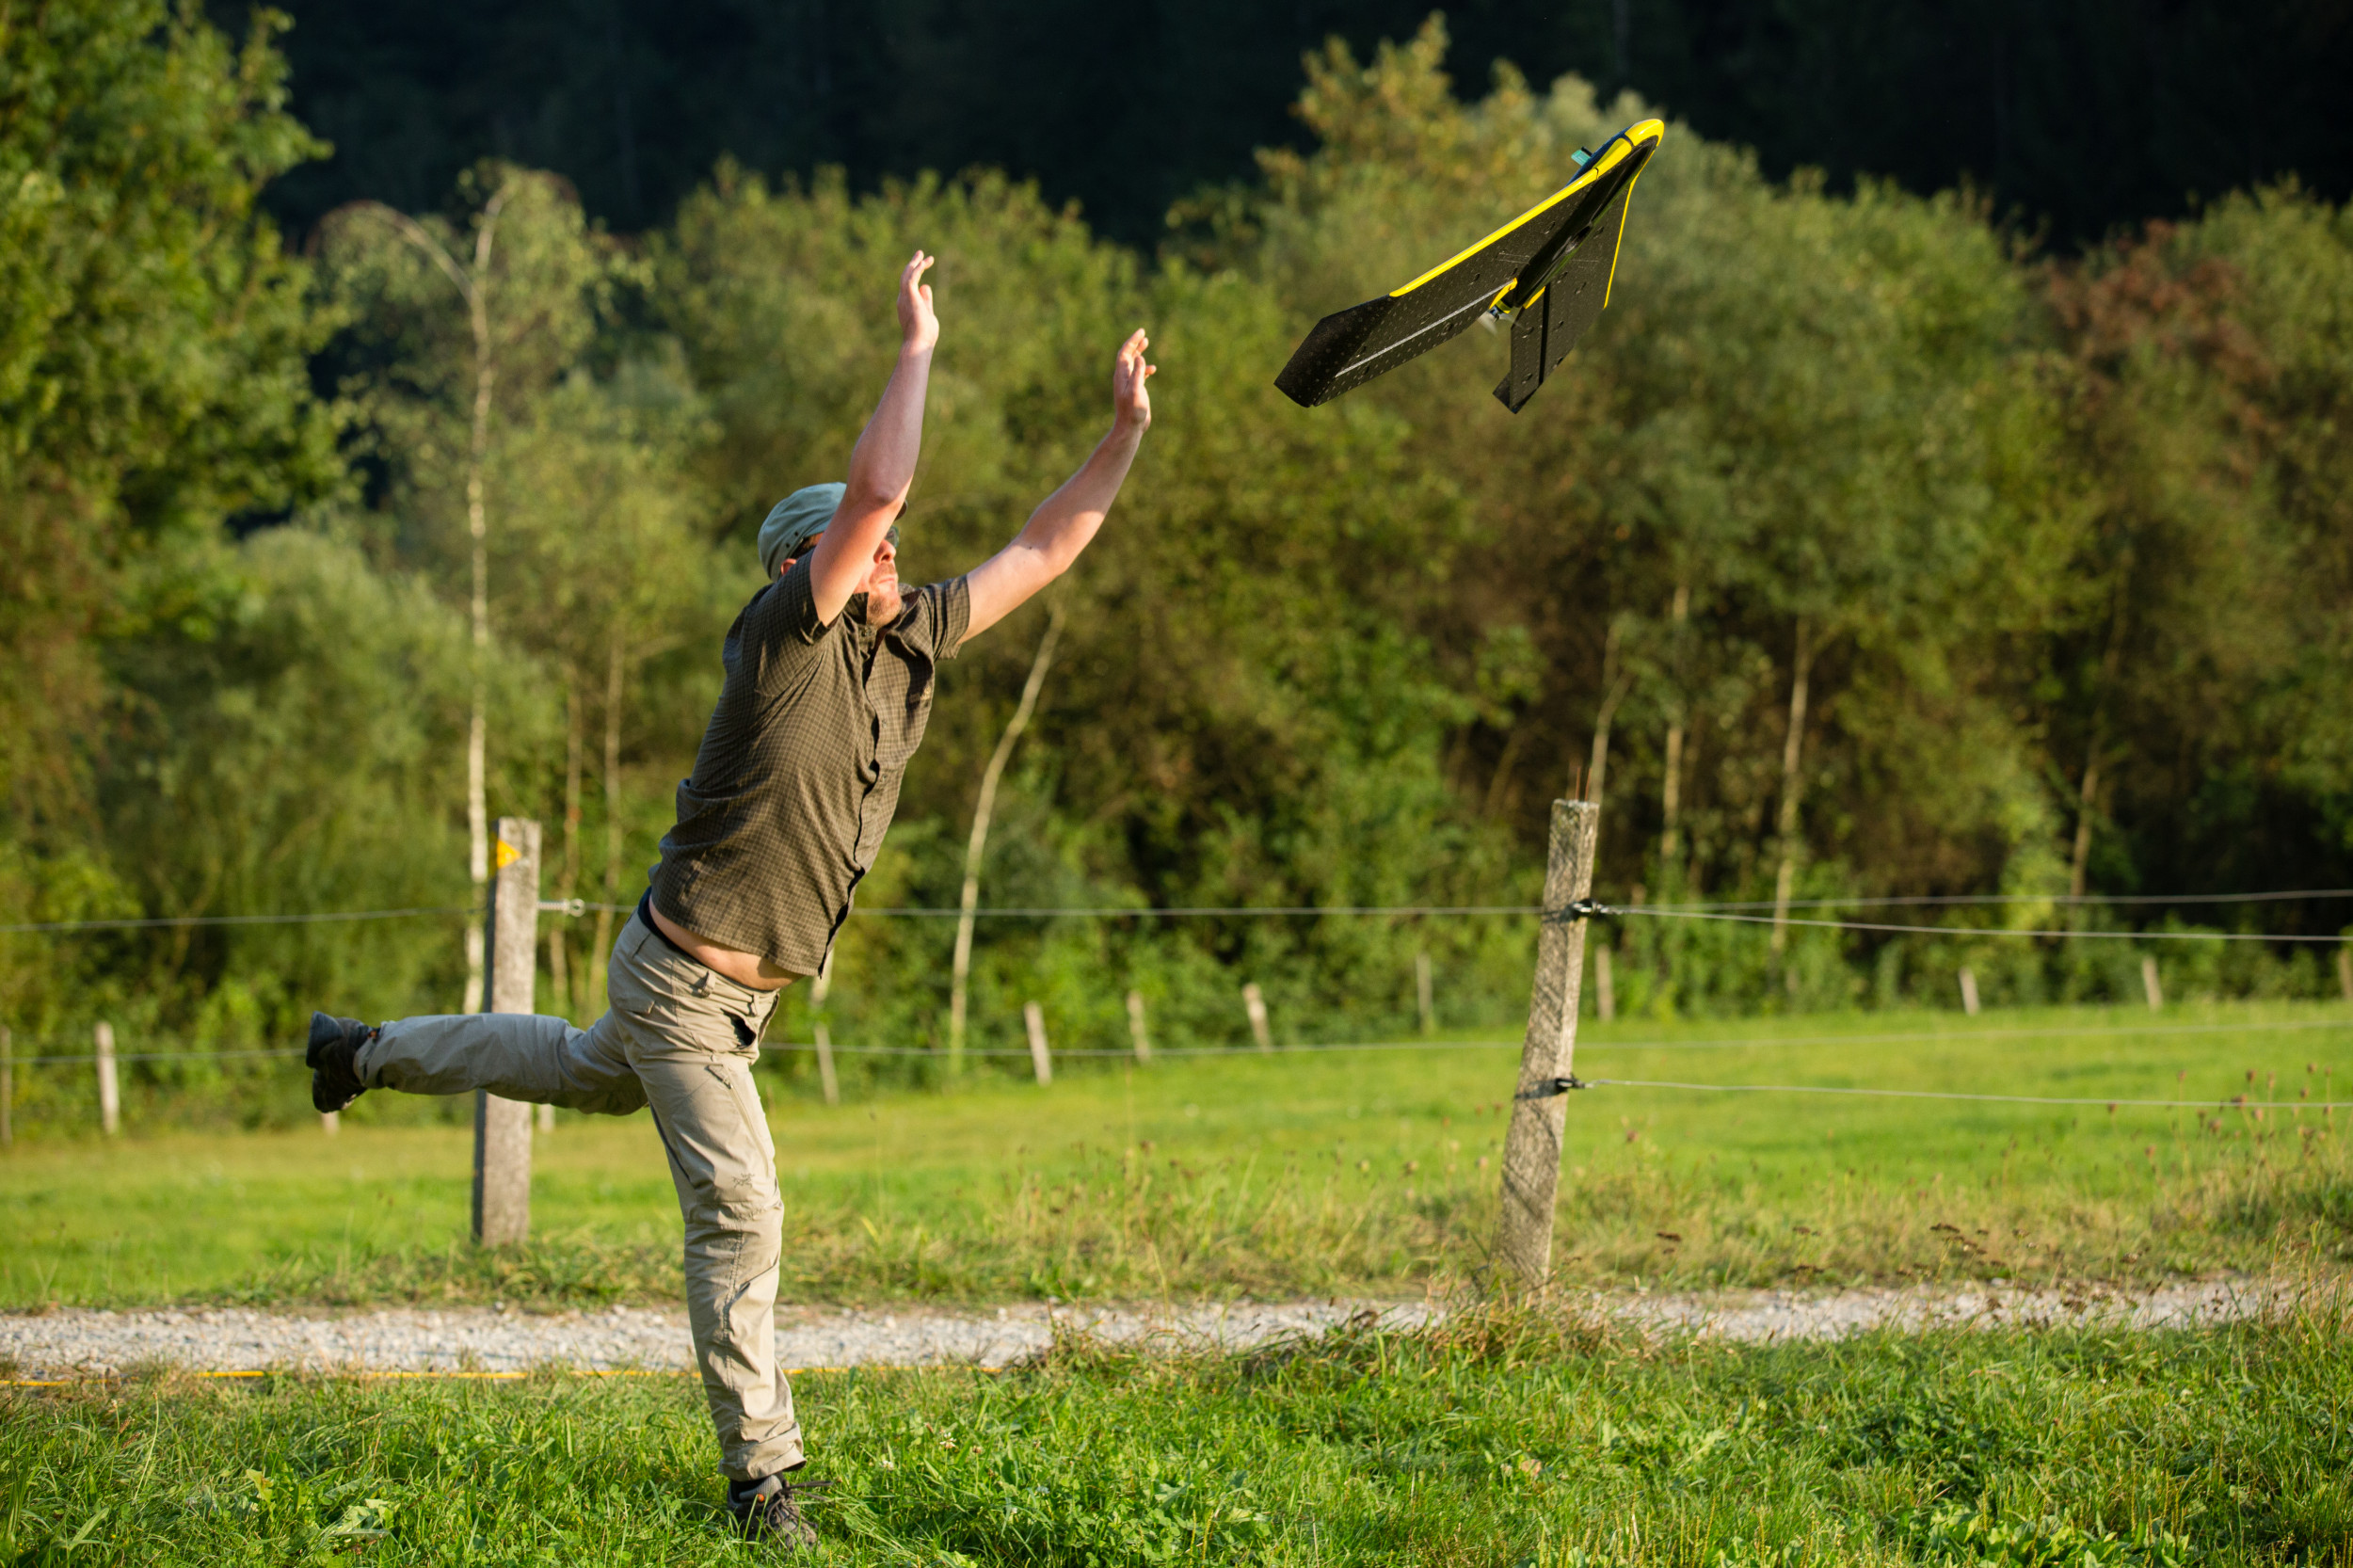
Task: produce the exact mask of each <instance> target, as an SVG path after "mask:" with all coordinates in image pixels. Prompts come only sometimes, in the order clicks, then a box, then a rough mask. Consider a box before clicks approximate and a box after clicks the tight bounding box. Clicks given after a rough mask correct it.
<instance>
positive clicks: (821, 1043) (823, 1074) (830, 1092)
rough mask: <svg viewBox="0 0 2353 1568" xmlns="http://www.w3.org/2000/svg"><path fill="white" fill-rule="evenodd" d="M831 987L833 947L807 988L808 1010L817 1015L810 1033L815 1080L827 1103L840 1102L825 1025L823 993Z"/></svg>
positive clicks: (831, 1033)
mask: <svg viewBox="0 0 2353 1568" xmlns="http://www.w3.org/2000/svg"><path fill="white" fill-rule="evenodd" d="M832 989H833V949H831V948H827V949H826V950H825V957H824V962H823V963H821V964H819V965H818V966H817V979H816V980H815V982H814V983H812V984H810V986H809V988H808V1010H809V1011H810V1012H812V1013H814V1014H816V1015H817V1021H816V1024H815V1027H814V1028H812V1029H811V1030H810V1033H811V1034H812V1035H814V1036H815V1038H816V1041H817V1082H818V1085H819V1086H820V1087H821V1088H823V1089H824V1091H825V1103H826V1104H827V1105H840V1103H841V1080H840V1079H838V1078H836V1077H835V1076H834V1072H833V1031H831V1030H829V1029H827V1028H826V1027H825V1013H824V1007H825V993H826V992H828V991H830V990H832Z"/></svg>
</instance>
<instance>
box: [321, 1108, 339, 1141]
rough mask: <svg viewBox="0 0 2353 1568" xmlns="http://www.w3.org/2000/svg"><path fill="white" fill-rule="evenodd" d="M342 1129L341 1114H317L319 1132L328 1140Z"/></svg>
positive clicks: (328, 1112)
mask: <svg viewBox="0 0 2353 1568" xmlns="http://www.w3.org/2000/svg"><path fill="white" fill-rule="evenodd" d="M343 1129H344V1118H343V1113H342V1112H339V1111H322V1112H319V1130H320V1131H321V1132H324V1133H326V1134H327V1135H328V1137H329V1138H332V1137H335V1136H336V1135H337V1134H339V1133H341V1132H342V1131H343Z"/></svg>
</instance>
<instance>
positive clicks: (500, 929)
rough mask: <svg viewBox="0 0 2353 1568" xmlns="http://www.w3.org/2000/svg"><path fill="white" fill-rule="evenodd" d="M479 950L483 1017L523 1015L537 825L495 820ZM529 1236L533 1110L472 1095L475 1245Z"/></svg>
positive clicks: (533, 964)
mask: <svg viewBox="0 0 2353 1568" xmlns="http://www.w3.org/2000/svg"><path fill="white" fill-rule="evenodd" d="M492 857H493V859H494V860H495V861H496V862H497V869H496V870H495V871H494V872H492V874H491V877H490V908H489V914H488V927H489V929H488V932H486V933H485V936H486V937H487V938H488V939H487V941H486V942H485V944H484V945H485V948H486V950H487V951H488V954H489V968H490V972H489V977H488V984H486V985H485V986H484V987H483V989H484V992H485V993H486V995H487V996H488V999H489V1005H488V1007H487V1008H485V1009H484V1011H485V1012H489V1013H529V1012H532V1011H533V1007H532V984H533V981H534V979H535V978H536V975H537V973H538V968H539V824H537V823H536V822H532V821H530V820H529V819H527V818H523V817H501V818H500V819H499V835H498V843H497V846H496V849H495V851H494V854H493V856H492ZM530 1234H531V1107H530V1106H528V1105H526V1104H524V1103H523V1102H522V1101H521V1100H510V1099H501V1098H500V1097H499V1096H496V1095H493V1094H490V1093H489V1092H488V1091H487V1090H480V1089H477V1090H475V1091H474V1102H473V1239H474V1240H476V1241H478V1242H480V1243H481V1244H482V1245H483V1246H486V1247H499V1246H505V1245H508V1244H509V1243H513V1242H520V1241H521V1240H525V1239H526V1238H528V1237H529V1236H530Z"/></svg>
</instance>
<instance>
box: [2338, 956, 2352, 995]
mask: <svg viewBox="0 0 2353 1568" xmlns="http://www.w3.org/2000/svg"><path fill="white" fill-rule="evenodd" d="M2337 989H2338V990H2340V991H2343V992H2344V993H2345V1000H2347V1001H2353V948H2339V949H2337Z"/></svg>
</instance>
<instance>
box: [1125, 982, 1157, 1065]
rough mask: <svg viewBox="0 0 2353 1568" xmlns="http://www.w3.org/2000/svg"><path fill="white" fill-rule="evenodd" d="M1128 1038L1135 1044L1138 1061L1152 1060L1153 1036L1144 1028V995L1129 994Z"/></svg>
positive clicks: (1139, 992) (1133, 992)
mask: <svg viewBox="0 0 2353 1568" xmlns="http://www.w3.org/2000/svg"><path fill="white" fill-rule="evenodd" d="M1128 1039H1130V1040H1132V1041H1134V1042H1135V1047H1136V1060H1137V1061H1139V1062H1149V1061H1151V1060H1152V1036H1151V1035H1150V1034H1148V1033H1146V1032H1144V993H1143V992H1142V991H1130V992H1128Z"/></svg>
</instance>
